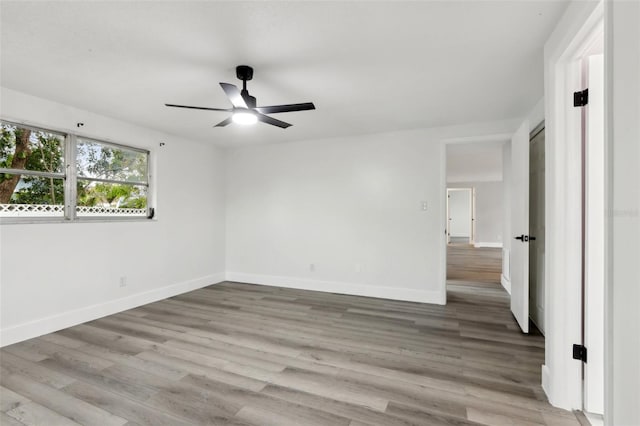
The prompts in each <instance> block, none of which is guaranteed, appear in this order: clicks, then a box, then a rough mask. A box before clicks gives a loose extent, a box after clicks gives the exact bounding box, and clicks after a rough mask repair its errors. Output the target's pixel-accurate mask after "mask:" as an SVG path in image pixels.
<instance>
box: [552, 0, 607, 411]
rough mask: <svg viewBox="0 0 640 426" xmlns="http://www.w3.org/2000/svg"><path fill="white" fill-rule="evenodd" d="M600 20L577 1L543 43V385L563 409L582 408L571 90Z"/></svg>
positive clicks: (598, 9)
mask: <svg viewBox="0 0 640 426" xmlns="http://www.w3.org/2000/svg"><path fill="white" fill-rule="evenodd" d="M603 23H604V6H603V3H602V2H599V3H592V2H574V3H572V4H570V5H569V7H568V9H567V11H566V12H565V14H564V16H563V17H562V19H561V20H560V22H559V23H558V26H557V27H556V30H555V31H554V33H553V34H552V35H551V37H550V38H549V41H548V42H547V44H546V45H545V115H546V140H545V154H546V155H545V170H546V172H547V173H546V176H545V188H546V189H547V191H546V194H545V203H546V209H545V224H546V230H545V239H546V244H547V245H546V250H547V256H546V258H547V259H548V262H547V264H546V265H545V266H546V269H545V306H546V307H547V308H546V310H545V323H546V332H547V334H546V345H545V364H544V365H543V366H542V387H543V389H544V391H545V393H546V394H547V396H548V398H549V401H550V402H551V404H553V405H555V406H557V407H560V408H564V409H568V410H574V409H577V410H581V409H582V402H583V400H582V392H583V389H582V363H581V362H580V361H577V360H574V359H573V358H572V354H571V347H572V345H573V344H574V343H580V342H581V326H582V321H581V310H582V256H581V252H582V229H581V217H582V188H581V164H582V159H581V134H582V133H581V132H582V131H581V111H580V109H579V108H574V107H573V98H572V96H571V94H572V93H573V92H575V91H578V90H581V89H582V81H581V76H582V74H581V60H582V57H583V56H584V53H585V51H586V49H587V46H589V45H590V44H591V42H592V40H593V37H594V36H595V35H596V34H597V33H598V32H602V31H603ZM606 196H607V195H606V194H605V198H606ZM605 232H606V230H605ZM606 238H607V237H606V236H605V240H606ZM605 286H606V284H605ZM605 316H606V313H605Z"/></svg>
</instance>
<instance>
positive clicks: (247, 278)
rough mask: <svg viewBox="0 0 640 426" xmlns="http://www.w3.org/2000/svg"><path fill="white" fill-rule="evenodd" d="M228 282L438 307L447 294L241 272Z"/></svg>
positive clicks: (228, 278)
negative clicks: (428, 304) (436, 305)
mask: <svg viewBox="0 0 640 426" xmlns="http://www.w3.org/2000/svg"><path fill="white" fill-rule="evenodd" d="M227 281H235V282H241V283H248V284H261V285H268V286H274V287H286V288H295V289H298V290H313V291H323V292H326V293H339V294H349V295H353V296H366V297H376V298H380V299H392V300H403V301H408V302H420V303H433V304H438V305H444V304H445V303H446V294H445V293H444V292H442V291H426V290H414V289H410V288H396V287H380V286H374V285H366V284H356V283H344V282H336V281H320V280H310V279H308V278H296V277H278V276H273V275H260V274H245V273H241V272H227Z"/></svg>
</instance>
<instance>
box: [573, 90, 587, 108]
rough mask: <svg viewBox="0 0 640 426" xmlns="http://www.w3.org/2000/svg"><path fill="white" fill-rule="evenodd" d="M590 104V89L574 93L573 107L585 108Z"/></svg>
mask: <svg viewBox="0 0 640 426" xmlns="http://www.w3.org/2000/svg"><path fill="white" fill-rule="evenodd" d="M588 103H589V89H584V90H581V91H579V92H574V93H573V106H574V107H583V106H585V105H587V104H588Z"/></svg>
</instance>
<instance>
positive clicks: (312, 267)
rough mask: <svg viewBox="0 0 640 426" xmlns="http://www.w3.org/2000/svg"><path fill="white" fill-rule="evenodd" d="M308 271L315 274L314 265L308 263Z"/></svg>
mask: <svg viewBox="0 0 640 426" xmlns="http://www.w3.org/2000/svg"><path fill="white" fill-rule="evenodd" d="M309 271H311V272H315V271H316V264H315V263H310V264H309Z"/></svg>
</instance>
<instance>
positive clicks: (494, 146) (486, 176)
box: [447, 141, 505, 183]
mask: <svg viewBox="0 0 640 426" xmlns="http://www.w3.org/2000/svg"><path fill="white" fill-rule="evenodd" d="M504 143H505V142H504V141H487V142H471V143H453V144H448V145H447V182H452V183H453V182H487V181H494V182H495V181H500V180H502V149H503V147H504Z"/></svg>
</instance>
